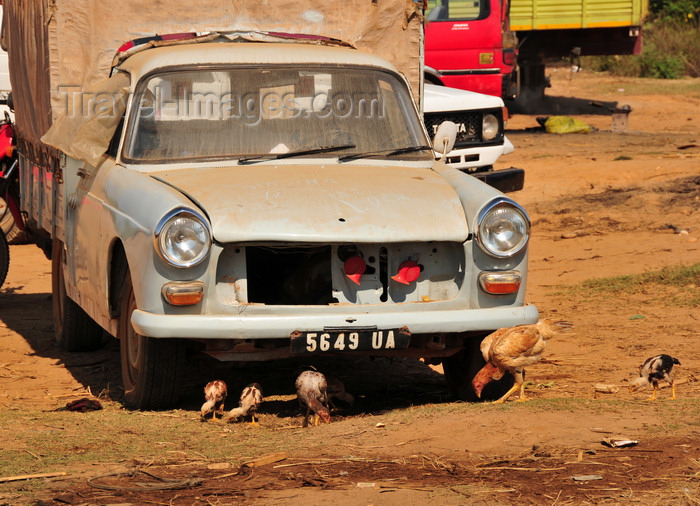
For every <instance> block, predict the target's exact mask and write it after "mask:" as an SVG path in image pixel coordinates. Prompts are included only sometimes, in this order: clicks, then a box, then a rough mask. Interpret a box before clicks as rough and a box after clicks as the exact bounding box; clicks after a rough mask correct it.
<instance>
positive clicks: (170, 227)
mask: <svg viewBox="0 0 700 506" xmlns="http://www.w3.org/2000/svg"><path fill="white" fill-rule="evenodd" d="M154 239H155V246H156V250H157V251H158V254H159V255H160V256H161V258H163V260H165V261H166V262H168V263H170V264H172V265H174V266H175V267H183V268H184V267H192V266H194V265H197V264H198V263H200V262H201V261H202V260H204V259H205V258H206V257H207V255H208V254H209V249H210V248H211V233H210V232H209V225H208V224H207V222H206V220H205V219H204V218H203V217H202V216H200V215H199V214H198V213H195V212H194V211H192V210H190V209H184V208H179V209H174V210H173V211H171V212H169V213H168V214H166V215H165V216H164V217H163V219H161V220H160V222H159V223H158V226H157V227H156V230H155V237H154Z"/></svg>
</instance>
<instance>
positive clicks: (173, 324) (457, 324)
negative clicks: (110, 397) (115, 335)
mask: <svg viewBox="0 0 700 506" xmlns="http://www.w3.org/2000/svg"><path fill="white" fill-rule="evenodd" d="M416 306H417V307H420V306H424V305H423V304H417V305H416ZM305 309H307V308H305ZM328 309H329V308H323V309H319V310H318V311H314V310H313V309H312V310H308V311H307V310H304V311H300V312H298V313H296V314H280V313H276V314H275V315H262V314H257V315H255V314H251V315H247V314H245V311H243V312H242V314H239V315H164V314H155V313H149V312H146V311H142V310H136V311H134V313H133V314H132V317H131V323H132V325H133V326H134V329H135V330H136V332H138V333H139V334H141V335H143V336H148V337H155V338H189V339H280V338H289V337H290V336H291V334H292V332H294V331H302V332H303V331H309V332H312V331H316V330H323V329H324V328H326V327H343V328H347V329H349V330H352V328H353V327H370V326H376V328H377V329H379V330H382V329H392V328H399V327H408V330H409V331H410V332H411V333H412V334H439V333H459V332H479V331H493V330H495V329H498V328H502V327H511V326H514V325H521V324H529V323H535V322H536V321H537V319H538V317H539V313H538V311H537V307H535V306H516V307H510V306H507V307H496V308H489V309H444V310H436V311H425V310H418V309H417V310H415V311H401V312H397V311H381V310H379V311H371V312H370V311H364V312H359V311H357V309H354V308H353V309H351V308H333V309H334V311H332V312H331V311H328ZM343 309H345V311H343ZM329 313H332V314H329Z"/></svg>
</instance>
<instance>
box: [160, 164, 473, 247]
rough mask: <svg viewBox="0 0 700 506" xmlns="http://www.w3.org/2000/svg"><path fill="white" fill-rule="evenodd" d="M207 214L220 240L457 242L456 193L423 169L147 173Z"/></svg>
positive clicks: (267, 167) (461, 227)
mask: <svg viewBox="0 0 700 506" xmlns="http://www.w3.org/2000/svg"><path fill="white" fill-rule="evenodd" d="M151 176H152V177H154V178H156V179H158V180H160V181H162V182H164V183H166V184H168V185H170V186H171V187H173V188H175V189H177V190H179V191H180V192H182V193H183V194H185V195H186V196H188V197H189V198H190V199H191V200H192V201H193V202H195V203H196V204H197V205H199V206H200V207H201V209H202V210H203V211H204V212H205V213H206V214H207V215H208V216H209V219H210V221H211V225H212V229H213V234H214V238H215V240H216V241H218V242H221V243H229V242H241V241H245V242H251V241H265V242H270V241H294V242H325V243H331V242H333V243H337V242H413V241H457V242H464V241H465V240H466V239H467V236H468V234H469V229H468V225H467V220H466V218H465V214H464V209H463V207H462V205H461V203H460V200H459V197H458V196H457V193H456V192H455V190H454V189H453V188H452V186H451V185H450V184H449V183H448V182H447V181H446V180H445V179H444V178H442V177H441V176H440V175H438V174H437V173H435V172H434V171H432V170H430V169H427V168H415V167H406V166H360V165H353V164H346V165H335V164H328V165H322V164H319V165H295V164H289V165H287V164H280V165H276V164H275V165H273V164H254V165H247V166H229V167H214V168H190V169H182V170H169V171H164V172H161V171H159V172H154V173H151Z"/></svg>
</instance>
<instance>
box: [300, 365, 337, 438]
mask: <svg viewBox="0 0 700 506" xmlns="http://www.w3.org/2000/svg"><path fill="white" fill-rule="evenodd" d="M295 386H296V389H297V399H299V405H300V406H301V407H302V408H303V407H304V406H305V407H306V416H305V417H304V422H303V424H302V426H303V427H307V426H308V425H309V415H310V414H311V412H312V411H313V412H314V425H319V423H320V420H323V421H324V422H326V423H330V421H331V415H330V412H329V411H328V394H327V391H326V390H327V388H328V383H327V381H326V377H325V376H324V375H323V374H321V373H320V372H318V371H304V372H302V373H301V374H300V375H299V377H298V378H297V380H296V382H295Z"/></svg>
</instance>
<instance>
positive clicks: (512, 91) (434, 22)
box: [425, 0, 518, 99]
mask: <svg viewBox="0 0 700 506" xmlns="http://www.w3.org/2000/svg"><path fill="white" fill-rule="evenodd" d="M428 7H429V10H428V12H427V14H426V20H427V22H426V25H425V64H426V66H427V67H430V68H432V69H434V70H435V71H436V74H434V75H430V74H428V75H426V80H427V81H431V82H435V84H443V85H445V86H450V87H453V88H460V89H463V90H469V91H475V92H478V93H485V94H487V95H495V96H497V97H501V98H503V99H511V98H514V97H515V96H516V95H517V93H518V78H517V55H518V49H517V38H516V37H515V33H514V32H511V31H510V26H509V21H508V9H509V3H508V0H483V1H476V2H475V1H474V0H471V1H468V0H431V1H430V2H429V4H428Z"/></svg>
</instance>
